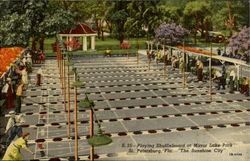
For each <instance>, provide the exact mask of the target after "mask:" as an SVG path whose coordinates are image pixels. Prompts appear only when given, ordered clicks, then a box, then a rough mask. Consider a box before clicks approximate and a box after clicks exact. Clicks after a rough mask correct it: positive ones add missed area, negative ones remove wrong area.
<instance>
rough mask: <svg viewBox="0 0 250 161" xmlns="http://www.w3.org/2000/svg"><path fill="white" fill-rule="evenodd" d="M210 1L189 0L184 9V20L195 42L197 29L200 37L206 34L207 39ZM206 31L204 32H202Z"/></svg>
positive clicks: (209, 22) (209, 21)
mask: <svg viewBox="0 0 250 161" xmlns="http://www.w3.org/2000/svg"><path fill="white" fill-rule="evenodd" d="M210 10H211V3H210V2H208V1H190V2H188V3H187V4H186V7H185V9H184V19H185V20H184V22H185V26H186V27H188V29H190V30H192V32H193V34H194V42H195V44H196V43H197V40H196V36H197V31H200V33H201V38H204V37H205V36H206V40H208V30H209V28H210V27H211V17H210V15H211V12H210ZM204 31H206V34H204Z"/></svg>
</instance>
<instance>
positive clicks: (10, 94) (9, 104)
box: [2, 78, 14, 108]
mask: <svg viewBox="0 0 250 161" xmlns="http://www.w3.org/2000/svg"><path fill="white" fill-rule="evenodd" d="M2 93H4V94H5V95H6V108H14V91H13V86H12V82H11V79H10V78H7V83H6V84H5V85H4V87H3V89H2Z"/></svg>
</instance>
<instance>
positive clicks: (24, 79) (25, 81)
mask: <svg viewBox="0 0 250 161" xmlns="http://www.w3.org/2000/svg"><path fill="white" fill-rule="evenodd" d="M21 74H22V83H23V84H24V85H27V84H28V83H29V82H28V73H27V67H24V68H23V70H22V71H21Z"/></svg>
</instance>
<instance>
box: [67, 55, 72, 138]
mask: <svg viewBox="0 0 250 161" xmlns="http://www.w3.org/2000/svg"><path fill="white" fill-rule="evenodd" d="M65 64H66V65H67V73H68V76H67V78H68V81H67V93H68V110H67V112H68V138H70V124H71V123H70V108H71V107H70V101H71V100H70V75H74V71H73V69H72V71H71V72H70V71H69V66H72V65H74V63H72V62H70V58H69V56H68V61H67V62H66V63H65Z"/></svg>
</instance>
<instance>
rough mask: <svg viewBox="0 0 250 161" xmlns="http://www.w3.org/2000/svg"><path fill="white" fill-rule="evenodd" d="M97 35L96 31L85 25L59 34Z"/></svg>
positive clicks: (79, 25)
mask: <svg viewBox="0 0 250 161" xmlns="http://www.w3.org/2000/svg"><path fill="white" fill-rule="evenodd" d="M95 33H96V32H95V31H94V30H92V29H91V28H90V27H89V26H88V25H86V24H84V23H83V24H78V25H76V26H75V28H72V29H68V30H65V31H62V32H59V34H95Z"/></svg>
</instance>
